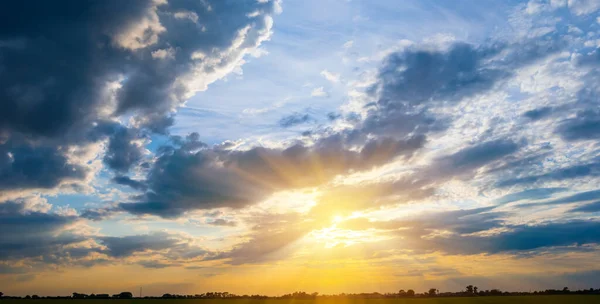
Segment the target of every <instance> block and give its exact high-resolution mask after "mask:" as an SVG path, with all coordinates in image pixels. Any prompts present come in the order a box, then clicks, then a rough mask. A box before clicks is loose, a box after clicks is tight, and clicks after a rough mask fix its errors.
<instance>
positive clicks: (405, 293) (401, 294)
mask: <svg viewBox="0 0 600 304" xmlns="http://www.w3.org/2000/svg"><path fill="white" fill-rule="evenodd" d="M536 295H600V288H599V289H594V288H590V289H580V290H570V289H569V288H568V287H565V288H563V289H546V290H543V291H533V292H521V291H501V290H499V289H491V290H479V288H477V286H473V285H469V286H467V287H466V288H465V290H463V291H458V292H440V291H439V290H438V289H436V288H430V289H429V290H428V291H426V292H422V293H417V292H415V291H414V290H412V289H408V290H404V289H401V290H400V291H398V292H397V293H379V292H372V293H341V294H332V295H328V294H319V293H318V292H313V293H306V292H303V291H300V292H294V293H290V294H285V295H282V296H275V297H272V296H265V295H236V294H233V293H228V292H207V293H202V294H195V295H178V294H170V293H166V294H164V295H162V296H160V297H152V296H144V297H141V298H143V299H317V298H330V299H336V298H359V299H380V298H426V297H486V296H536ZM132 298H134V296H133V294H132V293H131V292H128V291H126V292H121V293H119V294H113V295H112V296H111V295H109V294H90V295H87V294H83V293H77V292H74V293H73V295H72V296H57V297H40V296H37V295H32V296H30V295H27V296H25V297H14V296H4V295H3V293H1V292H0V299H132ZM135 298H138V299H139V298H140V297H135Z"/></svg>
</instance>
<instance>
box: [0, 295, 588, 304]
mask: <svg viewBox="0 0 600 304" xmlns="http://www.w3.org/2000/svg"><path fill="white" fill-rule="evenodd" d="M63 302H64V303H69V304H105V303H106V302H107V303H106V304H287V303H290V304H512V303H515V304H562V303H567V304H597V303H600V295H565V296H563V295H553V296H504V297H438V298H396V299H326V298H323V299H316V300H300V299H266V300H265V299H115V300H113V299H110V300H102V299H89V300H77V299H56V300H55V299H1V300H0V303H2V304H45V303H63Z"/></svg>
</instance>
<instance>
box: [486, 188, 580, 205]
mask: <svg viewBox="0 0 600 304" xmlns="http://www.w3.org/2000/svg"><path fill="white" fill-rule="evenodd" d="M567 190H568V189H567V188H537V189H529V190H525V191H521V192H516V193H511V194H507V195H505V196H503V197H501V198H498V199H496V200H494V202H495V203H497V204H508V203H513V202H518V201H523V200H541V199H547V198H550V197H552V196H553V195H554V194H555V193H560V192H564V191H567Z"/></svg>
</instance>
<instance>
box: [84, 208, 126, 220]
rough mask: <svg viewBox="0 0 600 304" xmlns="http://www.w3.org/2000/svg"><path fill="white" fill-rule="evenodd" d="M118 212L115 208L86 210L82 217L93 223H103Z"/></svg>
mask: <svg viewBox="0 0 600 304" xmlns="http://www.w3.org/2000/svg"><path fill="white" fill-rule="evenodd" d="M116 211H117V210H115V208H111V207H107V208H97V209H84V210H83V211H81V213H80V215H79V216H80V217H82V218H84V219H88V220H92V221H101V220H104V219H106V218H109V217H111V216H112V215H113V214H115V212H116Z"/></svg>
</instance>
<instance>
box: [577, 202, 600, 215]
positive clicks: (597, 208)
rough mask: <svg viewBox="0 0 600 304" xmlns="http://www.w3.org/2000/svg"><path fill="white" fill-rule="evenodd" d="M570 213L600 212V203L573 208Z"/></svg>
mask: <svg viewBox="0 0 600 304" xmlns="http://www.w3.org/2000/svg"><path fill="white" fill-rule="evenodd" d="M570 211H571V212H586V213H593V212H600V201H597V202H593V203H590V204H586V205H582V206H579V207H576V208H573V209H571V210H570Z"/></svg>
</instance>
